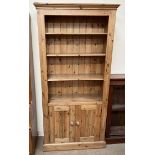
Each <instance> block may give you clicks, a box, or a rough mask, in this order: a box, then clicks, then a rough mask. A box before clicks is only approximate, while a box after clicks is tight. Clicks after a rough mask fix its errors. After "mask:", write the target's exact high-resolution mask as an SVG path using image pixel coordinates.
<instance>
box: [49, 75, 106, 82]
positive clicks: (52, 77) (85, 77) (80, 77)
mask: <svg viewBox="0 0 155 155" xmlns="http://www.w3.org/2000/svg"><path fill="white" fill-rule="evenodd" d="M75 80H103V75H88V74H87V75H75V74H72V75H48V81H75Z"/></svg>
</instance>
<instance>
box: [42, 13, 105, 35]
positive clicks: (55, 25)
mask: <svg viewBox="0 0 155 155" xmlns="http://www.w3.org/2000/svg"><path fill="white" fill-rule="evenodd" d="M107 27H108V16H96V17H93V18H92V17H91V16H82V17H80V16H76V17H71V16H46V18H45V28H46V33H92V32H94V33H106V32H107Z"/></svg>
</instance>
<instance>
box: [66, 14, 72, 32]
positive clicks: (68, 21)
mask: <svg viewBox="0 0 155 155" xmlns="http://www.w3.org/2000/svg"><path fill="white" fill-rule="evenodd" d="M66 20H67V33H73V17H67V18H66Z"/></svg>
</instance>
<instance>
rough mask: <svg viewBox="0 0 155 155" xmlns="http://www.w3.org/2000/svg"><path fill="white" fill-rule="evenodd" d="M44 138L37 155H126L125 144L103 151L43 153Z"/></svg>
mask: <svg viewBox="0 0 155 155" xmlns="http://www.w3.org/2000/svg"><path fill="white" fill-rule="evenodd" d="M42 144H43V138H42V137H39V138H38V142H37V146H36V151H35V155H125V144H110V145H107V146H106V148H103V149H87V150H70V151H52V152H43V151H42Z"/></svg>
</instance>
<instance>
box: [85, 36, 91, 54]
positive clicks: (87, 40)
mask: <svg viewBox="0 0 155 155" xmlns="http://www.w3.org/2000/svg"><path fill="white" fill-rule="evenodd" d="M91 40H92V39H91V36H87V37H86V53H92V52H91V49H92V47H91Z"/></svg>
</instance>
